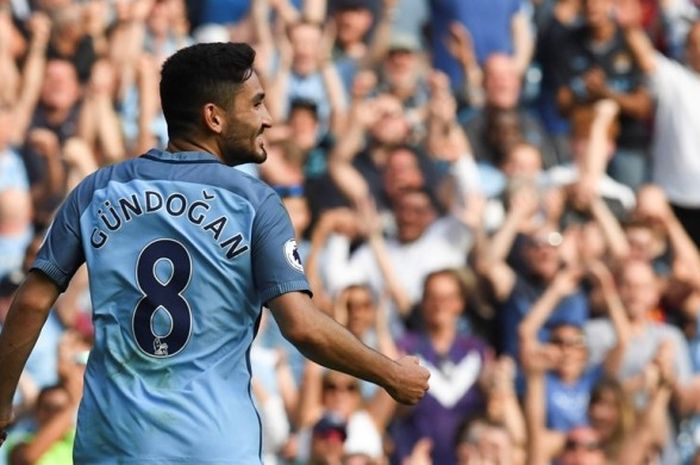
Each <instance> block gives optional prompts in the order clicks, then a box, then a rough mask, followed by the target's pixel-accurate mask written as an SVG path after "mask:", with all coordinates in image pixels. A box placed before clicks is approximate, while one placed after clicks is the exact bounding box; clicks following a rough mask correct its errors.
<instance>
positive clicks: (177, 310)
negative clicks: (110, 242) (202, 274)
mask: <svg viewBox="0 0 700 465" xmlns="http://www.w3.org/2000/svg"><path fill="white" fill-rule="evenodd" d="M161 260H165V261H167V262H169V263H170V277H169V278H168V279H166V280H165V281H162V280H161V279H160V278H159V277H158V275H157V273H156V265H158V263H159V262H161ZM191 276H192V259H191V258H190V254H189V253H188V252H187V249H185V247H184V246H183V245H182V244H180V243H179V242H177V241H174V240H172V239H159V240H156V241H153V242H151V243H150V244H148V245H146V247H144V248H143V250H142V251H141V253H140V254H139V258H138V260H137V262H136V282H137V283H138V286H139V289H140V290H141V293H142V294H143V297H141V299H140V300H139V302H138V304H136V308H135V309H134V313H133V315H132V317H131V328H132V331H133V334H134V338H135V339H136V344H137V345H138V346H139V348H140V349H141V350H142V351H143V352H145V353H146V354H148V355H150V356H152V357H157V358H166V357H172V356H173V355H175V354H177V353H178V352H180V351H181V350H182V349H183V348H184V347H185V346H186V345H187V342H188V341H189V339H190V334H191V332H192V312H191V310H190V305H189V303H188V302H187V300H186V299H185V298H184V297H183V296H182V292H183V291H184V290H185V289H187V285H188V284H189V281H190V278H191ZM159 309H162V310H164V311H165V312H166V313H167V315H168V317H169V320H170V328H169V330H168V331H166V332H165V333H164V334H157V333H156V329H155V328H154V326H155V317H156V314H157V312H158V310H159Z"/></svg>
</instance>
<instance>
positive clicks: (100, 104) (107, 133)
mask: <svg viewBox="0 0 700 465" xmlns="http://www.w3.org/2000/svg"><path fill="white" fill-rule="evenodd" d="M699 18H700V2H698V1H697V0H328V1H326V0H201V1H186V0H0V279H1V281H0V322H2V321H3V320H4V317H5V314H6V312H7V308H8V305H9V302H10V300H11V298H12V295H13V293H14V292H15V290H16V289H17V286H18V284H19V282H21V279H22V276H23V274H24V273H26V272H27V271H28V269H29V268H30V267H31V264H32V260H33V257H34V255H35V254H36V251H37V249H38V248H39V246H40V244H41V241H42V238H43V236H44V234H45V233H46V229H47V228H48V227H49V225H50V223H51V219H52V215H53V213H54V212H55V210H56V208H57V207H58V206H59V205H60V204H61V202H62V200H63V199H64V198H65V196H66V194H67V193H68V192H69V191H70V190H71V189H72V188H73V187H75V186H76V185H77V184H78V183H79V182H80V181H81V180H82V179H83V178H84V177H85V176H87V175H89V174H90V173H92V172H93V171H95V170H96V169H98V168H100V167H104V166H108V165H110V164H113V163H118V162H119V161H121V160H124V159H126V158H129V157H134V156H138V155H140V154H143V153H145V152H146V151H147V150H148V149H149V148H151V147H160V148H164V147H165V145H166V143H167V128H166V126H165V122H164V119H163V115H162V113H161V110H160V102H159V94H158V84H159V69H160V65H161V64H162V62H163V61H164V59H165V58H167V57H168V56H169V55H171V54H172V53H173V52H175V51H176V50H178V49H180V48H182V47H184V46H187V45H190V44H194V43H202V42H226V41H233V42H248V43H250V44H252V45H253V46H254V48H255V50H256V52H257V56H256V62H255V67H256V72H257V74H258V76H259V77H260V79H261V82H262V83H263V86H264V88H265V90H266V97H265V102H266V105H267V106H268V108H269V110H270V113H271V114H272V116H273V119H274V121H275V124H274V126H273V127H272V128H270V129H269V130H267V131H266V132H265V137H266V139H265V148H266V150H267V154H268V159H267V161H266V162H265V163H264V164H262V165H244V166H240V167H236V169H241V170H243V171H245V172H247V173H248V174H250V175H251V176H255V177H257V178H259V179H261V180H263V181H264V182H266V183H268V184H269V185H270V186H272V187H273V188H274V189H275V190H276V191H277V193H278V194H279V195H280V197H282V199H283V201H284V204H285V206H286V207H287V209H288V212H289V215H290V217H291V220H292V222H293V224H294V227H295V230H296V235H297V241H298V244H299V250H300V254H301V256H302V257H301V258H302V261H303V263H304V266H305V271H306V274H307V276H308V278H309V280H310V282H311V284H312V288H313V291H314V301H315V302H316V304H317V305H318V306H319V307H320V308H322V309H323V311H325V312H328V313H329V314H330V315H332V316H333V317H334V318H335V319H336V320H337V321H338V322H340V323H341V324H343V325H345V326H347V328H348V329H349V330H350V331H351V332H352V333H353V334H354V335H355V336H357V337H358V338H360V339H361V340H362V341H364V342H365V343H366V344H367V345H369V346H371V347H373V348H375V349H376V350H378V351H380V352H382V353H384V354H385V355H388V356H390V357H392V358H396V357H398V356H399V355H400V354H415V355H417V356H419V357H420V359H421V363H422V364H424V365H425V366H426V367H428V369H429V370H430V372H431V379H430V391H429V392H428V393H427V395H426V397H425V398H424V399H423V400H422V401H421V402H419V404H418V405H416V406H414V407H406V406H401V405H398V404H397V403H395V402H394V401H393V400H392V399H391V397H389V396H388V394H387V393H386V392H384V391H383V390H381V389H378V388H377V387H376V386H374V385H372V384H369V383H366V382H360V381H358V380H357V379H354V378H352V377H350V376H348V375H345V374H341V373H338V372H333V371H329V370H327V369H325V368H322V367H320V366H319V365H316V364H314V363H311V362H308V361H306V360H305V359H304V358H303V357H302V356H301V355H300V354H299V352H297V351H296V349H295V348H294V347H293V346H292V345H291V344H289V343H288V342H286V341H285V340H284V339H283V337H282V336H281V333H280V331H279V328H278V327H277V325H276V323H275V321H274V318H273V317H272V316H271V314H270V313H269V312H268V311H267V310H264V312H263V316H262V319H261V322H260V329H259V335H258V337H257V339H256V341H255V343H254V344H253V347H252V348H251V351H250V360H251V366H252V374H253V376H252V382H251V393H252V396H253V398H254V400H255V402H256V404H257V405H258V408H259V412H260V419H261V422H262V425H263V431H264V435H263V450H262V457H263V462H264V464H265V465H275V464H278V465H283V464H311V465H341V464H342V465H370V464H371V465H382V464H396V465H526V464H527V465H547V464H560V465H612V464H617V465H641V464H662V465H697V464H700V453H697V452H696V450H698V449H700V249H699V248H698V246H699V245H700V21H699V20H698V19H699ZM93 284H94V285H99V283H93ZM204 305H205V304H204ZM232 305H235V302H232ZM194 311H195V313H196V312H201V313H202V314H205V313H206V308H200V309H194ZM91 340H92V323H91V305H90V294H89V287H88V276H87V272H86V271H85V270H82V271H81V272H80V273H79V274H78V275H76V277H75V278H74V279H73V281H72V282H71V284H70V286H69V288H68V289H67V291H66V292H65V294H63V295H62V297H61V298H60V300H59V301H58V303H57V305H56V308H55V310H54V311H52V313H51V316H50V317H49V320H48V321H47V323H46V325H45V327H44V330H43V332H42V334H41V337H40V338H39V341H38V342H37V345H36V348H35V350H34V352H33V353H32V355H31V358H30V359H29V362H28V364H27V368H26V370H25V373H24V374H23V376H22V378H21V380H20V386H19V389H18V393H17V395H16V418H17V421H16V423H15V426H14V427H13V429H12V431H11V434H10V437H9V439H8V442H7V443H6V444H5V445H4V446H3V447H2V449H0V463H2V464H4V463H6V464H9V465H16V464H35V463H38V464H42V465H53V464H67V463H72V462H71V450H72V444H73V440H74V427H75V416H76V411H77V408H78V403H79V400H80V396H81V391H82V376H83V372H84V369H85V364H86V362H87V359H88V354H89V348H90V344H91ZM233 440H235V438H233Z"/></svg>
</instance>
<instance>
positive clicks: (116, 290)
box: [0, 43, 429, 465]
mask: <svg viewBox="0 0 700 465" xmlns="http://www.w3.org/2000/svg"><path fill="white" fill-rule="evenodd" d="M254 58H255V52H254V51H253V49H252V48H251V47H250V46H248V45H247V44H233V43H225V44H224V43H215V44H198V45H194V46H191V47H187V48H184V49H182V50H180V51H178V52H177V53H175V54H174V55H173V56H171V57H170V58H169V59H168V60H167V61H166V62H165V64H164V65H163V69H162V77H161V83H160V94H161V101H162V106H163V113H164V115H165V118H166V120H167V122H168V132H169V134H168V135H169V139H170V141H169V144H168V146H167V150H151V151H149V152H148V153H146V154H144V155H142V156H140V157H136V158H133V159H131V160H128V161H126V162H123V163H120V164H117V165H113V166H109V167H106V168H103V169H101V170H98V171H97V172H95V173H93V174H92V175H90V176H88V177H87V178H86V179H85V180H83V181H82V182H81V183H80V184H79V185H78V186H77V187H76V189H74V190H73V191H72V192H71V193H70V194H69V196H68V198H67V199H66V200H65V202H64V203H63V205H62V207H61V208H60V209H59V211H58V212H57V214H56V217H55V219H54V221H53V224H52V225H51V228H50V230H49V232H48V234H47V236H46V239H45V241H44V244H43V246H42V248H41V250H40V251H39V253H38V255H37V258H36V260H35V262H34V265H33V268H32V270H31V271H30V272H29V274H28V276H27V278H26V280H25V281H24V283H23V284H22V286H21V287H20V289H19V290H18V291H17V294H16V296H15V299H14V301H13V302H12V304H11V307H10V310H9V313H8V316H7V319H6V320H5V325H4V327H3V331H2V334H0V430H3V431H4V430H5V429H6V428H7V426H8V425H9V424H10V423H11V421H12V408H11V405H12V394H13V392H14V391H15V388H16V385H17V380H18V378H19V376H20V373H21V371H22V368H23V366H24V364H25V361H26V359H27V357H28V355H29V353H30V352H31V350H32V347H33V345H34V342H35V341H36V338H37V336H38V334H39V331H40V329H41V327H42V325H43V323H44V321H45V320H46V317H47V314H48V312H49V309H50V308H51V306H52V305H53V303H54V301H55V300H56V298H57V297H58V295H59V294H60V293H61V292H62V291H63V290H65V288H66V286H67V284H68V282H69V281H70V279H71V277H72V275H73V273H74V272H75V271H76V270H77V268H78V267H79V266H80V265H81V264H82V263H83V262H87V266H88V270H89V274H90V291H91V298H92V304H93V324H94V327H95V334H94V335H95V344H94V347H93V349H92V352H91V354H90V357H89V360H88V362H87V367H86V374H85V388H84V394H83V399H82V401H81V405H80V409H79V413H78V424H77V434H76V439H75V448H74V461H75V463H76V464H83V463H90V464H116V463H120V464H140V465H144V464H156V463H170V464H174V463H188V464H189V463H197V464H258V465H260V464H261V459H260V452H261V450H260V449H261V439H260V436H261V431H260V430H261V426H260V419H259V416H258V414H257V412H256V410H255V407H254V404H253V400H252V399H251V394H250V389H251V388H250V378H251V370H250V347H251V343H252V341H253V338H254V337H255V334H256V332H257V328H258V323H259V319H260V312H261V307H262V306H263V305H265V306H267V307H268V308H270V309H271V311H272V314H273V315H274V317H275V319H276V321H277V323H278V324H279V326H280V328H281V330H282V333H283V334H284V336H285V337H286V338H287V339H289V340H290V341H291V342H292V343H294V344H295V345H296V347H297V348H299V349H300V351H301V352H302V353H303V354H304V355H306V356H307V357H309V358H311V359H312V360H314V361H315V362H317V363H319V364H322V365H325V366H328V367H329V368H332V369H335V370H339V371H344V372H346V373H348V374H351V375H353V376H357V377H360V378H363V379H366V380H369V381H372V382H374V383H377V384H379V385H380V386H382V387H384V388H385V389H386V390H387V391H388V393H389V394H390V395H391V396H392V397H394V398H395V399H396V400H397V401H399V402H403V403H408V404H413V403H416V402H417V401H418V400H420V398H421V397H422V396H423V395H424V394H425V392H426V391H427V388H428V376H429V375H428V372H427V370H425V369H424V368H423V367H421V366H420V365H419V364H418V361H417V359H415V358H412V357H405V358H402V359H399V360H398V361H392V360H390V359H388V358H386V357H384V356H383V355H380V354H379V353H378V352H375V351H373V350H371V349H369V348H368V347H366V346H365V345H363V344H361V343H360V342H359V341H358V340H357V339H356V338H355V337H354V336H352V335H351V334H350V333H349V332H348V331H347V330H345V329H344V328H343V327H342V326H341V325H339V324H337V323H336V322H335V321H334V320H332V319H331V318H330V317H328V316H326V315H324V314H323V313H322V312H320V311H318V310H317V309H316V307H315V306H314V305H313V303H312V301H311V299H310V290H309V285H308V283H307V280H306V277H305V275H304V268H303V266H302V262H301V259H300V257H299V252H298V251H297V246H296V242H295V241H294V231H293V228H292V225H291V222H290V220H289V217H288V215H287V213H286V211H285V210H284V207H283V206H282V202H281V201H280V199H279V197H278V196H277V194H275V193H274V191H273V190H272V189H271V188H270V187H268V186H267V185H265V184H263V183H261V182H260V181H258V180H256V179H255V178H252V177H249V176H247V175H245V174H243V173H241V172H239V171H237V170H235V169H232V168H230V167H231V166H233V165H237V164H241V163H247V162H255V163H262V162H263V161H265V158H266V152H265V147H264V143H263V138H262V134H263V131H264V130H265V129H267V128H269V127H270V126H271V124H272V122H271V120H270V116H269V113H268V111H267V108H266V106H265V103H264V97H265V93H264V91H263V89H262V87H261V85H260V81H259V80H258V77H257V75H256V74H255V72H254V71H253V70H252V65H253V61H254ZM0 440H1V439H0Z"/></svg>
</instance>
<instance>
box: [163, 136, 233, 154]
mask: <svg viewBox="0 0 700 465" xmlns="http://www.w3.org/2000/svg"><path fill="white" fill-rule="evenodd" d="M217 148H218V147H217V146H216V145H215V144H209V143H207V142H206V141H199V140H192V139H186V138H177V137H176V138H173V139H170V140H169V141H168V146H167V148H166V150H167V151H168V152H171V153H174V152H208V153H211V154H213V155H216V156H217V157H219V158H221V154H220V153H219V151H218V150H217Z"/></svg>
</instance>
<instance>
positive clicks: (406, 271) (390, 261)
mask: <svg viewBox="0 0 700 465" xmlns="http://www.w3.org/2000/svg"><path fill="white" fill-rule="evenodd" d="M392 207H393V208H392V211H393V214H394V216H395V218H396V236H395V237H391V238H387V239H385V238H384V236H383V235H382V229H381V223H380V222H379V218H378V217H377V216H376V213H374V212H372V211H371V208H368V211H367V212H364V213H363V214H365V215H367V216H365V218H366V219H364V220H363V221H364V223H365V225H366V226H365V227H366V228H367V230H366V231H367V236H368V243H367V244H364V245H363V246H361V247H360V248H359V249H358V250H357V251H355V252H354V253H353V254H352V255H349V252H350V249H349V243H348V242H341V241H336V242H335V244H333V246H334V247H337V248H336V250H337V252H336V253H335V254H334V255H331V256H330V257H329V259H328V260H327V262H326V269H325V273H326V275H327V280H328V287H329V288H330V289H340V288H342V287H345V286H347V285H348V284H353V283H362V282H367V283H369V285H370V286H372V288H373V289H374V290H375V292H377V293H381V292H382V289H386V290H387V291H388V293H389V295H390V296H391V299H392V301H393V303H394V307H393V308H394V309H395V310H394V312H393V313H392V314H391V322H392V333H393V334H394V335H397V334H400V332H401V327H402V326H403V325H402V324H401V323H400V318H399V316H401V317H403V318H406V316H407V315H408V312H409V311H410V309H411V307H412V306H413V305H414V304H415V303H417V302H418V301H419V300H420V292H421V284H422V283H423V280H424V279H425V278H426V276H427V275H428V274H429V273H431V272H433V271H437V270H439V269H442V268H446V267H447V268H449V267H460V266H462V265H463V264H464V262H465V260H466V254H467V251H468V250H469V247H470V245H471V236H470V233H469V229H468V228H467V227H466V225H464V224H463V223H462V222H461V221H460V220H458V219H457V218H455V217H454V216H445V217H442V218H440V217H438V215H437V212H436V207H435V204H434V201H433V200H432V199H431V197H430V196H429V195H428V194H427V193H426V192H425V191H422V190H420V189H409V190H405V191H402V192H401V193H400V194H399V195H398V196H397V198H396V199H395V200H394V203H393V205H392Z"/></svg>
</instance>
